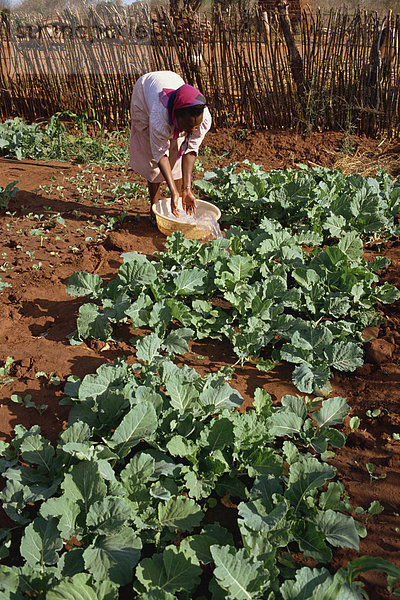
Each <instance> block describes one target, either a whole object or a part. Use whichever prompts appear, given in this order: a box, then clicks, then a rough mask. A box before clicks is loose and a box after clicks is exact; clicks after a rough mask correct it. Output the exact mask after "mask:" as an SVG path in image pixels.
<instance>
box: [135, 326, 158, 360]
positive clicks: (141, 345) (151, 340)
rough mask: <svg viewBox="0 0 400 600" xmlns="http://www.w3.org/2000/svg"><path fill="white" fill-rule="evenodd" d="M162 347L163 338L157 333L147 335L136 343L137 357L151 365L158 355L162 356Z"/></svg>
mask: <svg viewBox="0 0 400 600" xmlns="http://www.w3.org/2000/svg"><path fill="white" fill-rule="evenodd" d="M160 347H161V338H159V337H158V335H157V334H156V333H151V334H150V335H146V336H145V337H143V338H141V339H140V340H139V341H138V342H137V344H136V358H137V359H138V360H143V361H144V362H146V363H147V364H149V365H150V364H151V363H152V362H153V360H154V359H155V358H156V357H157V356H160V352H159V350H160Z"/></svg>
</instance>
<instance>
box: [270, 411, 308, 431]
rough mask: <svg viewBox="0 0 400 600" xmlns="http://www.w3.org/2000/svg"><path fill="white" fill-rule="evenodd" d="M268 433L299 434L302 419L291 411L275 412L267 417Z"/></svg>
mask: <svg viewBox="0 0 400 600" xmlns="http://www.w3.org/2000/svg"><path fill="white" fill-rule="evenodd" d="M268 422H269V424H270V427H269V433H270V435H272V436H274V437H275V436H278V437H281V436H285V435H287V436H289V437H292V436H293V435H299V434H300V432H301V428H302V426H303V422H304V421H303V419H302V418H301V417H299V416H298V415H296V414H295V413H293V412H287V411H282V412H277V413H275V414H273V415H272V416H271V417H269V419H268Z"/></svg>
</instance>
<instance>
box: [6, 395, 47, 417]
mask: <svg viewBox="0 0 400 600" xmlns="http://www.w3.org/2000/svg"><path fill="white" fill-rule="evenodd" d="M10 400H11V401H12V402H15V403H16V404H20V405H21V406H24V407H25V408H34V409H36V410H37V411H38V413H40V414H42V412H44V411H45V410H46V409H47V408H48V405H47V404H36V403H35V402H34V401H33V400H32V396H31V394H26V396H24V397H23V398H22V396H18V394H13V395H12V396H11V398H10Z"/></svg>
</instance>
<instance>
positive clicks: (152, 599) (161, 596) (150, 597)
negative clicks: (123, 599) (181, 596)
mask: <svg viewBox="0 0 400 600" xmlns="http://www.w3.org/2000/svg"><path fill="white" fill-rule="evenodd" d="M135 598H136V599H137V600H176V596H174V595H173V594H170V593H169V592H166V591H165V590H162V589H161V588H151V589H150V590H149V591H148V592H144V593H143V594H139V595H138V596H135Z"/></svg>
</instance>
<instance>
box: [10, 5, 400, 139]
mask: <svg viewBox="0 0 400 600" xmlns="http://www.w3.org/2000/svg"><path fill="white" fill-rule="evenodd" d="M134 5H136V6H135V9H134V12H132V11H133V9H132V8H131V7H126V8H119V9H116V8H115V7H114V8H109V9H104V10H102V11H97V12H96V11H94V10H91V11H89V12H88V13H86V14H77V13H76V12H72V11H67V12H64V13H63V14H59V15H57V17H56V18H55V19H54V20H52V21H49V20H47V21H43V20H42V21H40V19H39V20H38V21H37V22H36V23H35V22H33V23H29V22H27V17H26V18H25V19H23V18H22V17H19V22H18V21H16V19H17V16H16V15H11V16H9V17H5V18H3V21H2V22H1V21H0V41H1V43H0V118H1V119H2V120H4V119H5V118H8V117H12V116H16V115H18V116H22V117H24V118H25V119H27V120H29V121H32V120H37V119H44V118H48V117H50V116H51V115H52V114H54V113H55V112H58V111H63V110H70V111H73V112H75V113H78V114H80V113H81V112H83V111H84V110H87V109H90V110H92V109H93V110H94V112H95V114H96V118H97V119H98V120H99V121H100V122H102V123H104V125H106V126H107V127H112V128H114V127H117V126H118V127H120V126H124V125H126V124H128V123H129V105H130V96H131V93H132V88H133V85H134V82H135V81H136V79H137V78H138V77H139V76H140V75H141V74H143V73H145V72H148V71H150V70H173V71H176V72H178V73H179V74H181V75H182V77H183V78H184V80H185V81H187V82H188V83H190V84H192V85H195V86H196V87H198V88H199V89H200V90H201V91H202V92H203V93H204V95H205V96H206V97H207V99H208V101H209V105H210V109H211V112H212V114H213V118H214V123H215V124H217V125H219V126H221V125H233V126H237V127H250V128H270V129H282V128H285V129H291V128H297V129H298V130H303V131H307V130H308V131H310V130H312V129H318V130H321V131H322V130H325V129H341V130H344V131H347V132H354V133H359V134H360V133H366V134H368V135H379V134H383V133H385V134H387V135H390V136H395V135H398V134H399V132H400V58H399V47H400V21H399V16H395V15H393V14H391V13H388V14H387V15H386V16H385V17H384V18H382V17H379V16H378V15H377V14H375V13H367V12H362V11H357V12H355V13H354V14H349V13H346V12H341V11H333V10H332V11H331V13H330V14H329V16H328V18H327V19H326V18H325V19H324V18H323V17H322V15H321V14H320V13H318V12H317V13H315V14H313V13H311V12H310V11H306V12H304V14H303V15H302V19H301V22H300V25H299V26H298V28H297V30H296V32H295V33H293V31H292V30H291V27H290V22H289V21H288V17H287V15H285V13H284V11H283V9H281V10H280V11H276V12H268V13H266V12H261V11H255V12H253V13H252V14H250V15H249V14H248V13H247V15H246V18H244V17H243V14H239V13H238V12H230V13H228V12H224V11H223V10H221V9H218V10H215V11H214V12H213V14H212V15H199V14H197V13H179V14H169V13H168V12H167V11H166V10H164V9H163V8H159V9H152V10H151V13H150V11H149V9H148V8H146V6H143V7H139V8H138V7H137V6H138V5H137V3H135V4H134ZM18 27H19V29H18ZM29 27H30V29H29ZM13 31H14V32H15V31H19V33H20V35H19V36H16V35H14V36H13ZM21 32H22V33H21ZM22 34H23V35H22ZM24 36H25V38H24ZM382 39H384V43H383V42H382ZM379 44H381V46H379ZM66 57H67V58H66Z"/></svg>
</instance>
